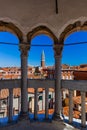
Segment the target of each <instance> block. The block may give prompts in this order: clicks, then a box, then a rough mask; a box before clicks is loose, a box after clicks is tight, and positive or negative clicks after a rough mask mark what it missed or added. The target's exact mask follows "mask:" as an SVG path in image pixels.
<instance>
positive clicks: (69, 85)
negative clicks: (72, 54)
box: [0, 79, 87, 126]
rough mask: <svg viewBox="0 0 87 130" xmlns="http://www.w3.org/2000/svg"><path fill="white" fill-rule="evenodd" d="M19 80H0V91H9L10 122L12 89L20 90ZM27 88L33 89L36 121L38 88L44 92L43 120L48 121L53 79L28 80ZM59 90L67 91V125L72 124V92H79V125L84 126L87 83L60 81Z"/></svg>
mask: <svg viewBox="0 0 87 130" xmlns="http://www.w3.org/2000/svg"><path fill="white" fill-rule="evenodd" d="M20 86H21V80H20V79H14V80H0V90H1V89H8V90H9V106H8V119H9V121H12V116H13V89H14V88H20ZM27 87H28V88H34V118H35V119H37V112H38V108H37V104H38V94H37V93H38V88H44V90H45V97H44V98H45V99H44V100H45V118H46V119H48V94H49V88H53V89H55V80H54V79H53V80H52V79H51V80H50V79H47V80H46V79H28V86H27ZM61 89H68V90H69V123H72V122H73V91H74V90H79V91H81V106H82V109H81V124H82V126H85V125H86V118H85V93H86V91H87V81H81V80H79V81H75V80H61Z"/></svg>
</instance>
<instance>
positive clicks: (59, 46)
mask: <svg viewBox="0 0 87 130" xmlns="http://www.w3.org/2000/svg"><path fill="white" fill-rule="evenodd" d="M62 49H63V44H54V52H55V57H56V56H61V53H62Z"/></svg>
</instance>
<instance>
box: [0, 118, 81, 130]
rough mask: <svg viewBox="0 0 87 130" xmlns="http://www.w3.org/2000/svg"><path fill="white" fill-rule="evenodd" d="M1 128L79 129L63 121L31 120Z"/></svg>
mask: <svg viewBox="0 0 87 130" xmlns="http://www.w3.org/2000/svg"><path fill="white" fill-rule="evenodd" d="M0 130H79V129H76V128H74V127H72V126H70V125H68V124H64V123H63V122H61V121H60V122H58V121H52V122H51V123H50V122H29V121H25V120H23V121H20V122H18V123H17V124H11V125H9V126H5V127H1V128H0Z"/></svg>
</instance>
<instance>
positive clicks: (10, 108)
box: [8, 88, 13, 122]
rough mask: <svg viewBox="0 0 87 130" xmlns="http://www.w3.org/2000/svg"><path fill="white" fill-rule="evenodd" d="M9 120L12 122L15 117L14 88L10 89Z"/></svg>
mask: <svg viewBox="0 0 87 130" xmlns="http://www.w3.org/2000/svg"><path fill="white" fill-rule="evenodd" d="M8 109H9V110H8V120H9V122H12V120H13V119H12V116H13V88H11V89H9V108H8Z"/></svg>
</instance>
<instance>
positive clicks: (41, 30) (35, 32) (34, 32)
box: [27, 26, 58, 44]
mask: <svg viewBox="0 0 87 130" xmlns="http://www.w3.org/2000/svg"><path fill="white" fill-rule="evenodd" d="M39 34H46V35H47V36H50V37H51V38H52V39H53V41H54V44H58V39H57V37H56V36H55V35H54V33H53V32H52V31H51V30H50V29H49V28H48V27H46V26H38V27H36V28H34V29H33V30H32V31H31V32H29V33H28V34H27V40H28V42H29V41H30V42H31V40H32V38H33V37H35V36H37V35H39Z"/></svg>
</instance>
